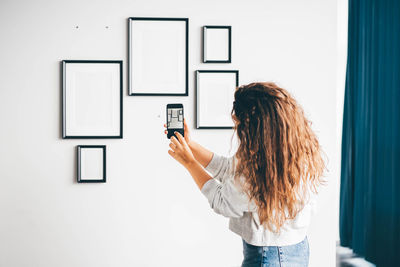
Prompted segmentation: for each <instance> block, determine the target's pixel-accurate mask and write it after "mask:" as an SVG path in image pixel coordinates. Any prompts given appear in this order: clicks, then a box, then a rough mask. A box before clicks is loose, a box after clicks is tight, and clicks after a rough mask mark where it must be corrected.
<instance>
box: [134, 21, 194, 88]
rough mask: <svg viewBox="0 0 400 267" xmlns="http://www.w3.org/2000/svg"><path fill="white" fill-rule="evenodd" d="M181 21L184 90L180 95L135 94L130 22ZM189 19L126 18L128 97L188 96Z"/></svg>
mask: <svg viewBox="0 0 400 267" xmlns="http://www.w3.org/2000/svg"><path fill="white" fill-rule="evenodd" d="M138 20H139V21H181V22H183V23H185V51H184V53H185V73H184V76H185V88H184V91H183V92H182V93H162V90H160V92H157V93H144V92H135V90H134V88H133V85H132V82H133V80H134V77H132V76H133V74H132V71H133V67H132V64H133V62H132V61H133V60H132V54H133V52H132V38H133V37H132V25H131V24H132V22H133V21H138ZM188 76H189V19H188V18H164V17H130V18H128V95H129V96H188V95H189V77H188Z"/></svg>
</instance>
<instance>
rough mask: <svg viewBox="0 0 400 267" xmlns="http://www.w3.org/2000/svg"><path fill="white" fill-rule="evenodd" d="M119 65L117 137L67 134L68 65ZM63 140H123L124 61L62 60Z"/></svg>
mask: <svg viewBox="0 0 400 267" xmlns="http://www.w3.org/2000/svg"><path fill="white" fill-rule="evenodd" d="M74 63H78V64H118V65H119V117H120V119H119V133H118V134H117V135H79V134H78V135H69V134H67V126H66V120H67V118H66V113H67V110H66V108H67V104H66V101H67V99H66V90H67V86H66V80H67V78H66V76H67V73H66V65H67V64H74ZM61 64H62V98H63V99H62V138H63V139H100V138H101V139H102V138H105V139H110V138H123V101H122V88H123V74H122V73H123V66H122V64H123V61H122V60H62V61H61Z"/></svg>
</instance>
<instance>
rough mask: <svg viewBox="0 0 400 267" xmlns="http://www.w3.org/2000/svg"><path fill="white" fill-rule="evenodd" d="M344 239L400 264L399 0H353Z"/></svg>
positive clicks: (379, 259) (374, 257)
mask: <svg viewBox="0 0 400 267" xmlns="http://www.w3.org/2000/svg"><path fill="white" fill-rule="evenodd" d="M348 19H349V21H348V57H347V70H346V88H345V102H344V115H343V116H344V117H343V135H342V169H341V186H340V219H339V222H340V242H341V245H342V246H346V247H350V248H352V249H353V250H354V252H355V253H357V254H359V255H362V256H364V257H365V258H366V259H367V260H369V261H371V262H373V263H375V264H377V266H400V0H349V17H348Z"/></svg>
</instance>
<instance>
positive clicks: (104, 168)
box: [76, 145, 107, 183]
mask: <svg viewBox="0 0 400 267" xmlns="http://www.w3.org/2000/svg"><path fill="white" fill-rule="evenodd" d="M91 148H101V149H102V150H103V170H102V171H103V177H101V179H82V174H81V170H82V163H81V154H82V149H91ZM76 151H77V179H76V180H77V182H78V183H105V182H106V180H107V172H106V171H107V167H106V158H107V156H106V146H105V145H78V146H77V149H76Z"/></svg>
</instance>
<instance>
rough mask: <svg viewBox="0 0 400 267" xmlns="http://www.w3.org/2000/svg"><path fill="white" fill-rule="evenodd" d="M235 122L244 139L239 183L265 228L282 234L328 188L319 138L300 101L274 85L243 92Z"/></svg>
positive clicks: (239, 156)
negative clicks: (313, 196) (308, 202)
mask: <svg viewBox="0 0 400 267" xmlns="http://www.w3.org/2000/svg"><path fill="white" fill-rule="evenodd" d="M232 118H233V120H234V122H235V131H236V133H237V136H238V138H239V147H238V150H237V152H236V158H237V159H238V164H237V167H236V172H235V179H237V178H238V177H244V178H245V179H244V184H242V186H243V189H244V190H245V192H246V193H247V195H248V196H249V199H250V201H252V200H253V201H254V203H255V204H256V206H257V213H258V216H259V220H260V223H261V224H262V225H264V226H265V227H267V228H268V229H269V230H271V231H273V232H279V230H280V228H281V227H282V226H283V224H284V223H285V221H286V220H287V219H293V218H295V217H296V215H297V213H298V212H299V211H300V210H301V209H302V208H303V206H304V203H305V201H306V198H307V196H308V193H307V192H310V191H309V190H311V191H312V192H314V193H316V192H317V187H318V185H320V184H322V183H323V182H324V181H323V179H322V174H323V171H324V169H325V164H324V161H323V159H322V157H321V149H320V145H319V143H318V140H317V137H316V135H315V134H314V132H313V131H312V129H311V125H310V124H311V123H310V122H309V121H308V120H307V119H306V117H305V115H304V112H303V109H302V108H301V107H300V106H299V105H298V104H297V102H296V101H295V99H294V98H293V97H292V96H291V95H290V94H289V93H288V92H287V91H286V90H285V89H283V88H280V87H278V86H277V85H276V84H275V83H272V82H259V83H250V84H248V85H243V86H240V87H238V88H237V90H236V91H235V101H234V103H233V109H232ZM242 183H243V181H242Z"/></svg>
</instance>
